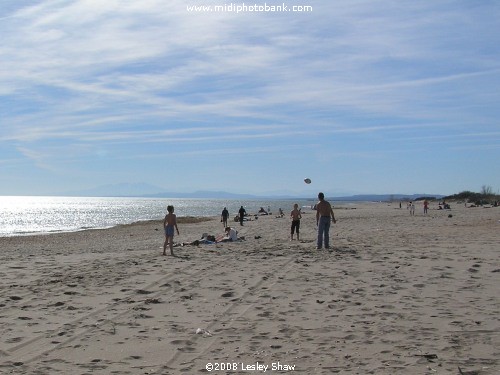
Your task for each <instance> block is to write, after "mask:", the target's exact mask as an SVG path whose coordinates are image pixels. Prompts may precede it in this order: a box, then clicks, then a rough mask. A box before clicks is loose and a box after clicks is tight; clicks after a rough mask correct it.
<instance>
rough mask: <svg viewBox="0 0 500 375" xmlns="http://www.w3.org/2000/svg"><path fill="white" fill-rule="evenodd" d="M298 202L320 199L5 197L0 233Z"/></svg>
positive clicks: (274, 208) (306, 205)
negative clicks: (170, 210)
mask: <svg viewBox="0 0 500 375" xmlns="http://www.w3.org/2000/svg"><path fill="white" fill-rule="evenodd" d="M295 203H297V204H298V205H299V207H302V208H303V209H311V205H314V203H315V201H313V200H312V199H311V200H305V199H297V200H281V199H280V200H272V199H271V200H235V199H229V200H224V199H179V198H172V199H169V198H123V197H114V198H113V197H111V198H109V197H106V198H95V197H38V196H36V197H32V196H29V197H28V196H0V237H11V236H24V235H33V234H47V233H55V232H75V231H81V230H89V229H102V228H110V227H114V226H117V225H121V224H130V223H134V222H138V221H147V220H161V219H163V217H164V216H165V214H166V211H167V205H173V206H174V208H175V213H176V215H177V216H178V217H183V216H196V217H213V216H220V214H221V212H222V209H223V208H224V207H227V209H228V210H229V214H230V215H231V216H232V215H236V214H237V212H238V210H239V208H240V207H241V206H243V207H244V208H245V210H246V211H247V212H248V213H257V212H258V210H259V209H260V208H261V207H263V208H264V209H265V210H269V209H270V211H271V212H272V214H277V213H278V211H279V209H280V208H281V209H283V211H284V212H285V214H287V215H288V212H290V211H291V210H292V209H293V205H294V204H295Z"/></svg>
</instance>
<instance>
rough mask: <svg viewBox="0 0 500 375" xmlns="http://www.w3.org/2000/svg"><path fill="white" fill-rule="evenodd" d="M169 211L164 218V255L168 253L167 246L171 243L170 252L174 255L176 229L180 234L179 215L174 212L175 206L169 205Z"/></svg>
mask: <svg viewBox="0 0 500 375" xmlns="http://www.w3.org/2000/svg"><path fill="white" fill-rule="evenodd" d="M167 211H168V213H167V214H166V215H165V219H164V220H163V229H164V230H165V243H164V244H163V255H167V246H168V245H170V254H171V255H174V229H175V230H176V231H177V234H179V228H177V216H175V214H174V206H172V205H170V206H168V207H167Z"/></svg>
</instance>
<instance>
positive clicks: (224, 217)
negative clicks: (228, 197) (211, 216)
mask: <svg viewBox="0 0 500 375" xmlns="http://www.w3.org/2000/svg"><path fill="white" fill-rule="evenodd" d="M228 217H229V211H228V210H227V208H226V207H224V209H223V210H222V214H221V216H220V221H221V222H222V225H224V228H226V227H227V218H228Z"/></svg>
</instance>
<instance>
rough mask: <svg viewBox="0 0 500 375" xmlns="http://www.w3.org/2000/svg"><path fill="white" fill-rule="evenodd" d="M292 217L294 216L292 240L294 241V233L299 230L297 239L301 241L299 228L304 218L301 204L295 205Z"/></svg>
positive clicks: (291, 213)
mask: <svg viewBox="0 0 500 375" xmlns="http://www.w3.org/2000/svg"><path fill="white" fill-rule="evenodd" d="M290 217H291V218H292V228H291V237H290V241H293V235H294V232H295V231H297V241H300V237H299V230H300V219H302V215H301V214H300V210H299V205H298V204H297V203H295V204H294V205H293V210H292V211H291V212H290Z"/></svg>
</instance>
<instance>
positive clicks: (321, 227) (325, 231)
mask: <svg viewBox="0 0 500 375" xmlns="http://www.w3.org/2000/svg"><path fill="white" fill-rule="evenodd" d="M330 223H331V217H330V216H321V217H320V218H319V222H318V241H317V243H316V245H317V247H318V249H321V248H322V247H323V238H324V240H325V249H328V248H329V247H330Z"/></svg>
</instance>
